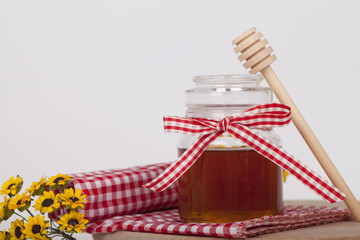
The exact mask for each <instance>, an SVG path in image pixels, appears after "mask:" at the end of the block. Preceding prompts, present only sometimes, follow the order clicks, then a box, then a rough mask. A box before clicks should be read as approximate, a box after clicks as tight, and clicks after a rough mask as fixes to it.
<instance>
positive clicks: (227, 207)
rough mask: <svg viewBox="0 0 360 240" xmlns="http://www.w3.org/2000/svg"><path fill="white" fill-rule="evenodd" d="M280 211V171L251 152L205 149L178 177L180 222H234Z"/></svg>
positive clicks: (281, 206) (180, 150)
mask: <svg viewBox="0 0 360 240" xmlns="http://www.w3.org/2000/svg"><path fill="white" fill-rule="evenodd" d="M184 151H185V149H179V150H178V152H179V155H180V154H182V153H183V152H184ZM282 211H283V200H282V169H281V168H280V167H278V166H277V165H275V164H274V163H272V162H271V161H270V160H268V159H266V158H265V157H263V156H262V155H260V154H259V153H257V152H255V151H254V150H249V149H238V150H233V149H229V150H227V149H210V150H206V151H205V152H204V153H203V154H202V155H201V156H200V158H199V159H198V160H197V161H196V162H195V163H194V165H193V166H191V168H190V169H189V170H188V171H186V172H185V173H184V174H183V175H182V176H181V177H180V178H179V213H180V216H181V218H182V221H183V222H213V223H223V222H234V221H241V220H246V219H252V218H257V217H262V216H264V215H276V214H280V213H282Z"/></svg>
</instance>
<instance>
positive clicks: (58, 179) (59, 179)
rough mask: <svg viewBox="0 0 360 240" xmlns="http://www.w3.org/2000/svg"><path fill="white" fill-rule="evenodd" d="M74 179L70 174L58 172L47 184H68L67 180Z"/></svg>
mask: <svg viewBox="0 0 360 240" xmlns="http://www.w3.org/2000/svg"><path fill="white" fill-rule="evenodd" d="M70 179H72V176H69V175H63V174H58V175H56V176H53V177H51V178H49V181H47V182H46V184H47V185H48V186H50V187H54V186H66V184H67V182H68V181H69V180H70Z"/></svg>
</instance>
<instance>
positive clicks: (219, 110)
mask: <svg viewBox="0 0 360 240" xmlns="http://www.w3.org/2000/svg"><path fill="white" fill-rule="evenodd" d="M252 107H255V105H238V106H220V107H219V106H216V107H214V106H202V107H190V108H188V109H187V110H186V117H199V118H211V119H216V120H220V119H223V118H225V117H227V116H239V115H240V114H241V113H243V112H244V111H246V110H248V109H249V108H252Z"/></svg>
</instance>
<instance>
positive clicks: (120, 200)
mask: <svg viewBox="0 0 360 240" xmlns="http://www.w3.org/2000/svg"><path fill="white" fill-rule="evenodd" d="M168 166H169V163H159V164H152V165H147V166H140V167H131V168H127V169H111V170H101V171H94V172H87V173H77V174H71V175H72V176H73V177H74V179H73V180H72V185H73V187H75V188H76V189H77V188H80V189H81V190H82V191H83V193H84V194H86V195H87V197H86V200H87V201H88V202H87V203H85V204H84V209H83V212H84V213H85V215H84V217H85V218H86V219H88V220H89V221H90V222H93V221H96V220H99V219H106V218H110V217H113V216H119V215H125V214H133V213H141V212H149V211H156V210H163V209H171V208H174V207H176V206H177V204H178V200H177V197H178V188H177V184H174V185H173V186H171V187H170V188H168V189H166V190H165V191H163V192H161V193H158V192H154V191H151V190H149V189H146V188H144V187H142V185H143V184H145V183H147V182H149V181H150V180H151V179H153V178H155V177H156V176H157V175H159V174H160V173H161V172H162V171H164V170H165V169H166V168H167V167H168Z"/></svg>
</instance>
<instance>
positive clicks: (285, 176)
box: [283, 169, 289, 182]
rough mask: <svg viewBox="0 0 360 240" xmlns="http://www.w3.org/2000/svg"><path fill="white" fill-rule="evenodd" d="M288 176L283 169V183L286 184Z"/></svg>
mask: <svg viewBox="0 0 360 240" xmlns="http://www.w3.org/2000/svg"><path fill="white" fill-rule="evenodd" d="M288 176H289V172H288V171H286V170H284V169H283V181H284V182H286V179H287V177H288Z"/></svg>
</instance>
